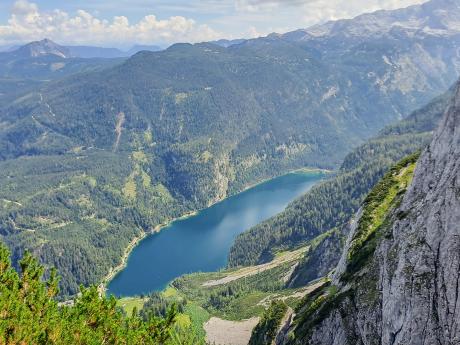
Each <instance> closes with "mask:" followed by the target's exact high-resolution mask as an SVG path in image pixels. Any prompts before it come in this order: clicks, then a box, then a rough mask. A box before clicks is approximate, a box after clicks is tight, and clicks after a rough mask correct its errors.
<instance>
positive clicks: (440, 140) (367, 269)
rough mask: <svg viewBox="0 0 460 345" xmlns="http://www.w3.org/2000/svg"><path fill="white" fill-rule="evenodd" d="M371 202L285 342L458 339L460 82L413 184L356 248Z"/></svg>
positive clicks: (428, 344) (385, 343)
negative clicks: (329, 278)
mask: <svg viewBox="0 0 460 345" xmlns="http://www.w3.org/2000/svg"><path fill="white" fill-rule="evenodd" d="M365 208H366V204H364V206H363V208H362V209H361V210H360V212H358V214H357V215H356V217H355V220H354V222H352V224H351V226H350V234H349V238H348V241H347V244H346V245H345V250H344V253H343V255H342V259H341V260H340V263H339V265H338V267H337V268H336V272H335V274H334V276H333V277H332V281H331V283H330V285H329V286H327V287H324V288H323V289H322V291H316V292H315V293H313V294H311V295H310V297H308V298H307V299H306V300H305V301H304V306H303V307H302V308H299V310H298V315H297V317H296V320H294V324H293V326H292V327H291V329H290V331H289V332H290V333H291V334H290V337H287V338H288V339H290V340H288V341H287V342H289V343H292V344H315V345H316V344H318V345H320V344H324V345H326V344H327V345H345V344H350V345H351V344H353V345H354V344H363V345H364V344H365V345H371V344H382V345H396V344H398V345H403V344H404V345H432V344H448V345H455V344H460V300H459V295H460V284H459V283H460V84H459V85H458V86H457V91H456V93H455V96H454V97H453V99H452V101H451V103H450V105H449V107H448V109H447V110H446V113H445V116H444V119H443V120H442V122H441V124H440V126H439V128H438V129H437V131H436V132H435V134H434V137H433V141H432V142H431V144H430V145H429V147H428V148H427V149H426V150H425V151H424V152H423V153H422V154H421V156H420V158H419V160H418V162H417V166H416V168H415V171H414V174H413V179H412V182H411V183H410V185H409V186H408V188H407V190H406V191H404V190H400V191H399V192H398V193H397V195H396V196H395V199H394V203H393V204H392V206H391V207H389V208H388V209H387V211H386V214H385V215H384V221H383V222H382V224H380V225H379V226H378V228H377V230H376V233H375V235H374V236H373V237H372V238H371V237H369V239H367V240H366V241H365V242H364V243H361V245H362V247H358V249H359V251H356V249H353V247H354V246H355V247H356V241H357V240H356V238H358V237H359V235H360V234H359V231H362V229H361V230H360V224H361V223H362V222H363V217H365V213H366V211H365ZM374 220H375V218H374ZM366 231H367V230H366ZM372 241H374V243H375V245H374V246H373V247H372V250H371V252H370V254H369V255H368V257H366V259H365V260H355V258H354V255H360V256H361V257H362V256H363V254H362V253H363V251H364V250H366V249H368V248H369V246H370V243H372ZM356 263H358V264H356ZM353 264H354V266H353ZM284 343H286V342H284Z"/></svg>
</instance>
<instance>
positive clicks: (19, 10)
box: [0, 0, 221, 46]
mask: <svg viewBox="0 0 460 345" xmlns="http://www.w3.org/2000/svg"><path fill="white" fill-rule="evenodd" d="M220 36H221V35H219V33H217V32H216V31H214V30H213V29H212V28H210V27H209V26H208V25H199V24H197V23H196V22H195V21H194V20H193V19H190V18H185V17H182V16H173V17H170V18H168V19H164V20H160V19H158V18H156V17H155V16H154V15H147V16H145V17H144V18H142V19H141V20H140V21H138V22H137V23H133V24H131V23H130V22H129V20H128V18H127V17H125V16H117V17H114V18H113V19H112V20H110V21H109V20H104V19H99V18H97V17H95V16H94V15H92V14H90V13H88V12H86V11H84V10H79V11H77V13H76V14H75V15H70V14H69V13H67V12H65V11H62V10H54V11H49V12H45V11H40V9H39V8H38V6H37V5H36V4H35V3H32V2H29V1H27V0H18V1H16V2H15V3H14V6H13V8H12V10H11V15H10V18H9V20H8V23H7V24H6V25H0V44H1V45H3V44H14V43H20V42H25V41H32V40H38V39H42V38H44V37H47V38H50V39H53V40H56V41H58V42H60V43H66V44H100V45H117V46H120V45H130V44H133V43H141V44H152V43H173V42H180V41H184V42H199V41H208V40H213V39H216V38H218V37H220Z"/></svg>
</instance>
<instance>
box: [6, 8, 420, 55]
mask: <svg viewBox="0 0 460 345" xmlns="http://www.w3.org/2000/svg"><path fill="white" fill-rule="evenodd" d="M0 1H1V2H0V45H9V44H10V45H13V44H18V43H24V42H28V41H31V40H37V39H41V38H43V37H47V38H50V39H53V40H56V41H58V42H59V43H63V44H88V45H100V46H118V47H128V46H130V45H132V44H135V43H138V44H162V45H167V44H171V43H174V42H199V41H207V40H213V39H218V38H230V39H231V38H241V37H245V38H251V37H257V36H262V35H267V34H268V33H271V32H287V31H290V30H295V29H298V28H305V27H308V26H311V25H313V24H317V23H321V22H325V21H327V20H334V19H339V18H350V17H353V16H356V15H358V14H361V13H363V12H370V11H375V10H377V9H394V8H399V7H406V6H409V5H413V4H418V3H421V2H424V0H169V1H168V0H80V1H73V0H64V1H63V0H35V1H33V0H0Z"/></svg>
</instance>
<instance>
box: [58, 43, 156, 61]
mask: <svg viewBox="0 0 460 345" xmlns="http://www.w3.org/2000/svg"><path fill="white" fill-rule="evenodd" d="M65 48H66V49H67V50H68V51H69V52H70V53H71V54H72V56H74V57H79V58H85V59H91V58H104V59H113V58H126V57H130V56H132V55H134V54H136V53H138V52H140V51H143V50H147V51H152V52H155V51H159V50H161V47H159V46H155V45H135V46H133V47H131V48H130V49H129V50H127V51H123V50H120V49H117V48H103V47H92V46H67V47H65Z"/></svg>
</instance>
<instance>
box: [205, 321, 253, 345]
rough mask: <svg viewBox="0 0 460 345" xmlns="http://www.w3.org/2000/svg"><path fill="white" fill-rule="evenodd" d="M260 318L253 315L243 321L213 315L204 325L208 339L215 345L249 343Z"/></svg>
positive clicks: (242, 344)
mask: <svg viewBox="0 0 460 345" xmlns="http://www.w3.org/2000/svg"><path fill="white" fill-rule="evenodd" d="M259 320H260V318H258V317H253V318H251V319H248V320H243V321H228V320H222V319H219V318H217V317H212V318H211V319H209V321H208V322H206V323H205V324H204V326H203V327H204V330H205V331H206V341H207V343H208V344H215V345H247V344H248V343H249V339H251V333H252V330H253V329H254V327H256V325H257V324H258V323H259Z"/></svg>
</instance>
